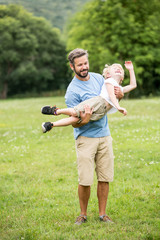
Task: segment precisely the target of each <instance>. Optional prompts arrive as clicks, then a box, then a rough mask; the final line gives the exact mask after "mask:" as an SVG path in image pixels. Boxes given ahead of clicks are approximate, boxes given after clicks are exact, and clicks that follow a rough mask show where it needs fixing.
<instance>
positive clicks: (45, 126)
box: [42, 122, 53, 133]
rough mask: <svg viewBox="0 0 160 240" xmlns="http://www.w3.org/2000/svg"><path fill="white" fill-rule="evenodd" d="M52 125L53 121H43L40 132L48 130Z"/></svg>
mask: <svg viewBox="0 0 160 240" xmlns="http://www.w3.org/2000/svg"><path fill="white" fill-rule="evenodd" d="M52 127H53V123H51V122H44V123H42V132H43V133H46V132H48V131H50V130H51V129H52Z"/></svg>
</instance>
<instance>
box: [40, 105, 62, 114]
mask: <svg viewBox="0 0 160 240" xmlns="http://www.w3.org/2000/svg"><path fill="white" fill-rule="evenodd" d="M57 109H58V108H57V107H56V106H54V107H50V106H44V107H42V109H41V113H43V114H47V115H57V114H56V110H57Z"/></svg>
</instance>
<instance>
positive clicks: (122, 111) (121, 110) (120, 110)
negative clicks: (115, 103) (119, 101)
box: [118, 107, 127, 116]
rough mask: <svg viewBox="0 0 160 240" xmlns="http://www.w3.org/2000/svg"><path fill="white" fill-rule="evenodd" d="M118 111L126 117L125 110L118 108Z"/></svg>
mask: <svg viewBox="0 0 160 240" xmlns="http://www.w3.org/2000/svg"><path fill="white" fill-rule="evenodd" d="M118 111H119V112H121V113H123V115H124V116H126V115H127V110H126V109H125V108H122V107H120V108H118Z"/></svg>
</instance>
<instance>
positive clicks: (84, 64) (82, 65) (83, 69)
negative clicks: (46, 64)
mask: <svg viewBox="0 0 160 240" xmlns="http://www.w3.org/2000/svg"><path fill="white" fill-rule="evenodd" d="M71 68H72V70H73V71H74V72H75V74H76V75H77V76H78V77H80V78H86V77H87V76H88V71H89V62H88V58H87V57H86V56H85V55H84V56H82V57H79V58H75V59H74V66H73V65H71Z"/></svg>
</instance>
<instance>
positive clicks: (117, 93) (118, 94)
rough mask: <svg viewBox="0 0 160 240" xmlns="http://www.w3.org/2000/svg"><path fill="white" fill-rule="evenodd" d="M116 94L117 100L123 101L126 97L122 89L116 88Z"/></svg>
mask: <svg viewBox="0 0 160 240" xmlns="http://www.w3.org/2000/svg"><path fill="white" fill-rule="evenodd" d="M114 94H115V95H116V98H118V99H119V100H121V99H122V98H123V97H124V94H123V92H122V91H121V89H120V87H116V86H115V87H114Z"/></svg>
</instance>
